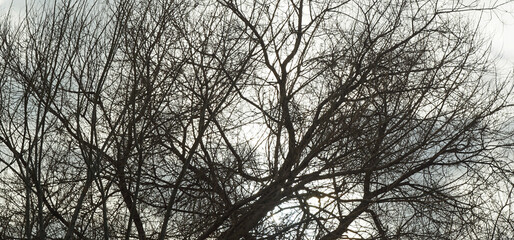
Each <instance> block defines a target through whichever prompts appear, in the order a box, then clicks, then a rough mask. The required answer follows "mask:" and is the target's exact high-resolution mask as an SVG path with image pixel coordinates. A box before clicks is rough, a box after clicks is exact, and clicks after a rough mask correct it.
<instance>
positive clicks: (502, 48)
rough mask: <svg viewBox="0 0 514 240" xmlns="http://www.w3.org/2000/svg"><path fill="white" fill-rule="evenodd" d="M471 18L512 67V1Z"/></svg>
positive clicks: (15, 9) (1, 5)
mask: <svg viewBox="0 0 514 240" xmlns="http://www.w3.org/2000/svg"><path fill="white" fill-rule="evenodd" d="M26 1H27V2H43V1H44V0H0V16H4V15H5V13H6V11H7V9H8V8H9V6H10V5H11V4H12V15H13V16H14V17H15V18H16V17H18V18H19V16H20V12H23V11H24V6H25V2H26ZM466 1H471V2H479V5H482V6H488V5H490V4H494V3H495V2H496V3H497V2H501V1H490V0H466ZM503 1H512V0H503ZM470 15H471V19H474V20H478V19H480V21H481V26H480V28H481V30H482V31H483V32H484V36H485V37H487V38H490V40H491V44H492V45H491V47H492V56H493V57H496V56H497V57H499V58H500V62H499V66H498V67H500V68H501V69H503V71H502V72H510V71H512V70H513V69H514V1H513V2H511V3H510V4H505V5H503V6H501V7H500V8H499V9H498V10H497V11H494V12H486V13H484V14H482V16H480V14H479V13H478V12H471V13H470Z"/></svg>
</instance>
